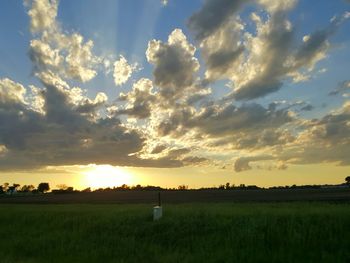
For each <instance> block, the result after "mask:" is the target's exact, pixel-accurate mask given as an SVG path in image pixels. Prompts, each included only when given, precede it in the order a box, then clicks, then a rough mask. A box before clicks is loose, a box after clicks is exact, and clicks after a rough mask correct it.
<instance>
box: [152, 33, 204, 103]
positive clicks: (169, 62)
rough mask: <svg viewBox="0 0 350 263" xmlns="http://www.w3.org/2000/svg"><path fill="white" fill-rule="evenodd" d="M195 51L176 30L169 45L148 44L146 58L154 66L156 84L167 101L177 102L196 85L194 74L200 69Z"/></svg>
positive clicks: (157, 41)
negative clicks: (187, 89) (186, 90)
mask: <svg viewBox="0 0 350 263" xmlns="http://www.w3.org/2000/svg"><path fill="white" fill-rule="evenodd" d="M195 51H196V48H195V47H194V46H193V45H191V44H189V43H188V41H187V38H186V36H185V35H184V34H183V32H182V30H181V29H175V30H174V31H173V32H172V33H171V34H170V35H169V38H168V42H167V43H163V42H162V41H159V40H151V41H150V42H149V43H148V48H147V51H146V57H147V60H148V62H150V63H151V64H153V65H154V71H153V75H154V83H155V85H157V86H158V87H159V89H160V96H162V97H163V98H164V99H165V100H166V101H169V102H173V101H175V100H176V99H178V98H179V97H180V96H182V94H183V93H184V92H185V89H186V88H188V87H190V86H191V85H192V84H193V83H194V80H195V79H194V74H195V73H196V72H197V71H198V69H199V63H198V60H197V59H196V58H195V57H194V53H195Z"/></svg>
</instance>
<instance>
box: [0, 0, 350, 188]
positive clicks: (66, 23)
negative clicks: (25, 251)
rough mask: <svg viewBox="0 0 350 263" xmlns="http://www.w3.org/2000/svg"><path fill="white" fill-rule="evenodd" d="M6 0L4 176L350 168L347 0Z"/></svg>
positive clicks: (255, 181) (317, 172) (210, 182)
mask: <svg viewBox="0 0 350 263" xmlns="http://www.w3.org/2000/svg"><path fill="white" fill-rule="evenodd" d="M0 5H1V8H0V36H1V37H0V38H1V40H0V183H4V182H9V183H20V184H22V185H23V184H38V183H40V182H49V183H50V185H51V187H53V188H54V187H55V185H59V184H67V185H72V186H74V187H75V188H78V189H83V188H86V187H92V188H99V187H108V186H109V187H113V186H117V185H121V184H124V183H125V184H129V185H136V184H142V185H159V186H163V187H176V186H178V185H183V184H185V185H188V186H189V187H193V188H199V187H211V186H217V185H220V184H224V183H226V182H230V183H231V184H235V185H239V184H246V185H258V186H262V187H268V186H275V185H292V184H297V185H303V184H338V183H342V182H344V178H345V177H346V176H348V175H350V168H349V165H350V99H349V98H350V78H349V76H350V75H349V68H350V22H349V20H350V1H348V0H334V1H329V0H317V1H316V0H280V1H277V0H248V1H247V0H193V1H185V0H168V1H165V0H162V1H161V0H145V1H136V0H132V1H118V0H104V1H95V0H75V1H68V0H60V1H58V0H24V1H20V0H16V1H13V0H3V1H1V4H0Z"/></svg>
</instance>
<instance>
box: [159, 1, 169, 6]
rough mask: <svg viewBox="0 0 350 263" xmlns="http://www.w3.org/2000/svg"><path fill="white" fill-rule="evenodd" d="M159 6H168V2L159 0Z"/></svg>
mask: <svg viewBox="0 0 350 263" xmlns="http://www.w3.org/2000/svg"><path fill="white" fill-rule="evenodd" d="M160 2H161V4H162V5H164V6H166V5H168V3H169V1H168V0H160Z"/></svg>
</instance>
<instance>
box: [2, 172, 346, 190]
mask: <svg viewBox="0 0 350 263" xmlns="http://www.w3.org/2000/svg"><path fill="white" fill-rule="evenodd" d="M326 186H328V187H329V186H330V187H332V186H334V185H299V186H297V185H292V186H288V185H286V186H274V187H269V188H267V189H308V188H309V189H310V188H314V189H315V188H322V187H326ZM336 186H350V176H347V177H346V178H345V183H343V184H340V185H336ZM257 189H266V188H261V187H258V186H256V185H245V184H240V185H235V184H230V183H226V184H221V185H219V186H213V187H202V188H199V189H191V188H189V187H188V185H184V184H183V185H179V186H178V187H173V188H163V187H160V186H153V185H147V186H142V185H140V184H138V185H134V186H129V185H126V184H123V185H121V186H117V187H113V188H111V187H107V188H98V189H94V190H92V189H91V188H90V187H88V188H86V189H83V190H76V189H74V187H72V186H67V185H65V184H60V185H57V186H56V188H55V189H52V190H51V188H50V185H49V183H46V182H42V183H39V184H38V186H36V187H35V186H34V185H32V184H30V185H27V184H25V185H23V186H21V185H20V184H17V183H13V184H12V185H10V184H9V183H4V184H2V185H0V194H15V193H23V194H30V193H31V194H36V193H38V194H40V193H41V194H43V193H47V192H49V191H50V190H51V192H52V193H53V194H61V193H79V192H82V193H87V192H106V191H160V190H167V191H178V190H180V191H185V190H257Z"/></svg>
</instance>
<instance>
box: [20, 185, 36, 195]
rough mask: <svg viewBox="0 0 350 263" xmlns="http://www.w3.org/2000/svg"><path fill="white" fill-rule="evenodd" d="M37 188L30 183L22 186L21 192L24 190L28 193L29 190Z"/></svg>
mask: <svg viewBox="0 0 350 263" xmlns="http://www.w3.org/2000/svg"><path fill="white" fill-rule="evenodd" d="M34 189H35V187H34V185H32V184H30V185H26V184H25V185H23V186H22V188H21V192H24V193H28V192H31V191H33V190H34Z"/></svg>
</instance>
